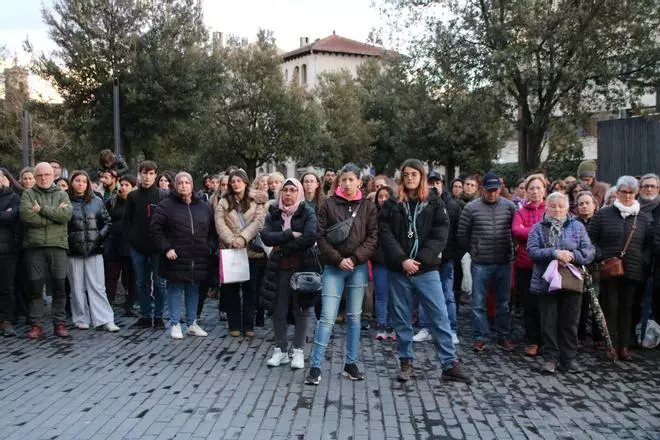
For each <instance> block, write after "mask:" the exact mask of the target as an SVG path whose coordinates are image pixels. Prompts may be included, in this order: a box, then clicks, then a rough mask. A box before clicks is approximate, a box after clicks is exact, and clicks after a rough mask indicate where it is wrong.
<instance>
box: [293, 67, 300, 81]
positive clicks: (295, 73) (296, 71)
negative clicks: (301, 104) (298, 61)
mask: <svg viewBox="0 0 660 440" xmlns="http://www.w3.org/2000/svg"><path fill="white" fill-rule="evenodd" d="M299 80H300V67H298V66H296V67H294V69H293V78H291V82H294V83H296V84H300V83H299Z"/></svg>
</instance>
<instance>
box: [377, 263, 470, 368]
mask: <svg viewBox="0 0 660 440" xmlns="http://www.w3.org/2000/svg"><path fill="white" fill-rule="evenodd" d="M389 279H390V302H391V305H392V325H393V326H394V329H395V330H396V336H397V343H396V351H397V354H398V355H399V359H413V357H414V353H413V343H412V337H413V327H412V311H413V294H417V295H418V297H419V301H420V303H421V304H422V305H423V306H424V309H425V310H426V312H427V313H428V315H427V316H428V317H429V321H428V323H427V328H428V330H429V332H430V333H431V335H432V336H433V342H434V343H435V346H436V349H437V350H438V359H439V360H440V364H442V369H443V370H446V369H448V368H451V366H452V363H453V362H454V361H455V360H457V359H456V350H455V348H454V342H453V340H452V335H451V327H450V325H449V316H448V315H447V306H446V305H445V302H444V301H443V300H442V298H444V296H443V293H442V284H441V283H440V274H439V273H438V271H437V270H432V271H430V272H424V273H421V274H419V275H415V276H412V277H409V276H407V275H405V274H403V273H400V272H390V278H389Z"/></svg>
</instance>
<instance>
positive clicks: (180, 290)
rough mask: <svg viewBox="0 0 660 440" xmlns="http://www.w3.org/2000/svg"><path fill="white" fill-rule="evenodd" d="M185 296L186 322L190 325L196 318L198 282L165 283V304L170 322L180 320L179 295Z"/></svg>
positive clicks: (175, 322)
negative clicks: (167, 307) (168, 310)
mask: <svg viewBox="0 0 660 440" xmlns="http://www.w3.org/2000/svg"><path fill="white" fill-rule="evenodd" d="M182 295H183V296H184V297H185V304H186V324H188V326H191V325H192V323H193V322H195V319H197V303H198V302H199V283H167V304H168V305H169V307H170V324H172V325H176V324H178V323H179V322H180V321H181V296H182Z"/></svg>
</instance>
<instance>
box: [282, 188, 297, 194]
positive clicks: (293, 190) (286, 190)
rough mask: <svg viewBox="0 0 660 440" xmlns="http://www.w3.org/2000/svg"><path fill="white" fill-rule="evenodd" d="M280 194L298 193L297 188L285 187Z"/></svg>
mask: <svg viewBox="0 0 660 440" xmlns="http://www.w3.org/2000/svg"><path fill="white" fill-rule="evenodd" d="M282 192H283V193H294V192H298V188H291V187H286V188H282Z"/></svg>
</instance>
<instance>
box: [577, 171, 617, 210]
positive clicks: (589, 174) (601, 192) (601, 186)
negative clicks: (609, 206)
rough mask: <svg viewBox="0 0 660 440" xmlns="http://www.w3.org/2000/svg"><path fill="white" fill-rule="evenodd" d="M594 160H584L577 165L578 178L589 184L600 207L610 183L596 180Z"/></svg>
mask: <svg viewBox="0 0 660 440" xmlns="http://www.w3.org/2000/svg"><path fill="white" fill-rule="evenodd" d="M596 171H597V170H596V161H594V160H585V161H583V162H581V163H580V166H578V172H577V174H578V179H579V180H581V181H582V182H584V183H586V184H587V185H588V186H589V191H591V194H593V195H594V197H595V198H596V201H597V202H598V207H599V208H600V207H602V206H603V203H604V202H605V193H606V192H607V190H608V189H609V188H610V185H609V184H607V183H605V182H599V181H597V180H596Z"/></svg>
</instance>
